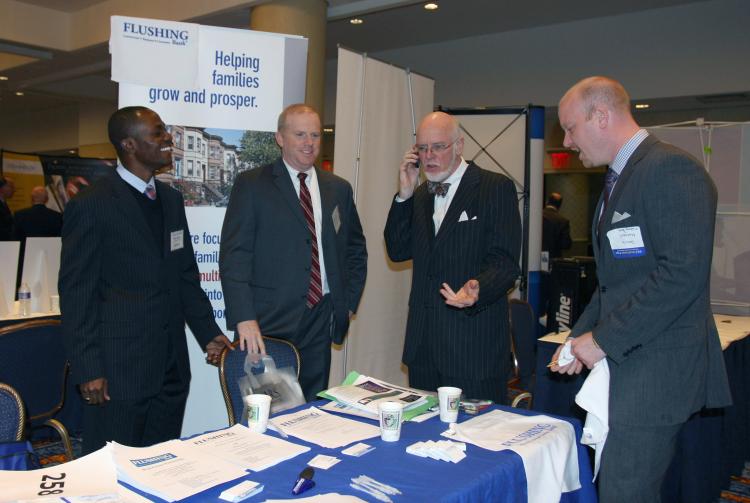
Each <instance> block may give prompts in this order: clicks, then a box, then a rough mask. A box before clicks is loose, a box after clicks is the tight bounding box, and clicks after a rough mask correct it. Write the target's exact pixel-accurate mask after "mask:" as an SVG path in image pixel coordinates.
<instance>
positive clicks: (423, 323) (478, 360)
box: [385, 163, 521, 379]
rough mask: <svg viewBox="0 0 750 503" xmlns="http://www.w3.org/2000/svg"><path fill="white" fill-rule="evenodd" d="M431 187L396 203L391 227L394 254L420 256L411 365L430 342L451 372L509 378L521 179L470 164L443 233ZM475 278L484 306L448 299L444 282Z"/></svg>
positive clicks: (409, 333)
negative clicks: (455, 303) (510, 294)
mask: <svg viewBox="0 0 750 503" xmlns="http://www.w3.org/2000/svg"><path fill="white" fill-rule="evenodd" d="M426 187H427V184H426V183H423V184H422V185H420V186H419V187H417V190H416V191H415V192H414V196H413V197H411V198H410V199H408V200H407V201H404V202H401V203H398V202H395V201H394V202H393V203H392V205H391V210H390V212H389V213H388V220H387V222H386V225H385V243H386V247H387V249H388V256H389V257H390V258H391V260H393V261H394V262H400V261H404V260H409V259H412V260H413V261H414V272H413V273H412V284H411V294H410V296H409V318H408V321H407V325H406V341H405V342H404V354H403V362H404V363H405V364H407V365H409V363H410V362H412V361H413V360H414V358H415V356H416V355H417V350H418V349H419V347H420V345H421V344H426V347H427V348H428V349H429V352H430V353H431V356H432V361H434V362H435V364H436V366H437V367H438V369H439V370H440V371H441V372H442V373H443V374H445V375H450V376H461V377H466V378H469V379H484V378H487V377H490V376H505V375H507V372H508V366H509V362H510V358H509V354H510V327H509V323H508V301H507V293H508V290H509V289H510V288H512V287H513V285H514V284H515V281H516V279H518V276H519V267H518V256H519V252H520V249H521V218H520V216H519V212H518V199H517V198H516V190H515V187H514V185H513V182H512V181H511V180H510V179H509V178H507V177H506V176H503V175H500V174H498V173H493V172H491V171H486V170H483V169H481V168H479V167H478V166H477V165H476V164H473V163H470V164H469V166H468V168H467V169H466V172H465V173H464V176H463V178H462V179H461V183H460V185H459V186H458V190H457V191H456V194H455V196H454V197H453V200H452V201H451V205H450V206H449V207H448V212H447V213H446V215H445V218H444V219H443V222H442V224H441V225H440V230H439V231H438V233H437V235H435V230H434V229H435V227H434V224H433V221H432V214H433V202H434V200H435V196H433V195H430V194H429V193H428V192H427V188H426ZM463 213H465V214H466V219H462V218H461V216H462V214H463ZM459 220H462V221H460V222H459ZM471 278H475V279H477V280H479V301H478V302H477V304H475V305H474V306H472V307H471V308H467V309H457V308H454V307H451V306H448V305H446V304H445V299H444V298H443V297H442V296H441V295H440V287H441V285H442V283H443V282H445V283H448V284H449V285H450V286H451V288H453V289H454V290H456V289H459V288H461V287H462V286H463V285H464V283H466V281H468V280H469V279H471Z"/></svg>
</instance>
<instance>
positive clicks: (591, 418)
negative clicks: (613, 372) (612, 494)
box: [576, 358, 609, 480]
mask: <svg viewBox="0 0 750 503" xmlns="http://www.w3.org/2000/svg"><path fill="white" fill-rule="evenodd" d="M576 403H577V404H578V405H579V406H580V407H581V408H582V409H584V410H585V411H586V412H587V414H586V424H585V425H584V426H583V436H582V437H581V443H582V444H585V445H588V446H590V447H591V448H592V449H594V480H596V476H597V475H598V473H599V462H600V460H601V458H602V451H603V450H604V443H605V442H606V441H607V434H608V433H609V364H607V359H606V358H602V359H601V360H599V361H598V362H596V363H595V364H594V368H593V369H591V373H590V374H589V376H588V377H587V378H586V380H585V381H584V383H583V386H581V390H580V391H579V392H578V394H577V395H576Z"/></svg>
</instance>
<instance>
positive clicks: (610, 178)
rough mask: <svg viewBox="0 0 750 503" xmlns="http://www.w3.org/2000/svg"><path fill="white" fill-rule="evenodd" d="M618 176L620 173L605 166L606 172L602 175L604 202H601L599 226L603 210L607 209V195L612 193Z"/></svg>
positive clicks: (602, 218)
mask: <svg viewBox="0 0 750 503" xmlns="http://www.w3.org/2000/svg"><path fill="white" fill-rule="evenodd" d="M619 176H620V175H618V174H617V171H615V170H614V169H612V168H607V174H606V175H605V176H604V202H603V203H602V212H601V214H600V215H599V226H601V224H602V220H604V212H605V211H607V203H609V196H610V195H612V189H614V188H615V183H617V178H618V177H619Z"/></svg>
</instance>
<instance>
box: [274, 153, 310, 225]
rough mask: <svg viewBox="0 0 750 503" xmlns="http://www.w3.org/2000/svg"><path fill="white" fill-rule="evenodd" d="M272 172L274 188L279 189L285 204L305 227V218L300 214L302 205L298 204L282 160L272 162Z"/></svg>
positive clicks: (295, 192) (297, 198)
mask: <svg viewBox="0 0 750 503" xmlns="http://www.w3.org/2000/svg"><path fill="white" fill-rule="evenodd" d="M272 174H273V177H274V180H273V182H274V184H275V185H276V188H277V189H279V192H281V195H282V197H283V199H284V201H286V204H288V205H289V209H290V210H291V212H292V213H293V214H294V215H295V216H296V217H297V220H299V223H300V224H301V225H302V226H303V227H304V228H305V229H307V221H306V220H305V215H303V214H302V206H300V202H299V197H298V196H297V191H296V190H294V185H293V184H292V180H291V179H290V178H289V172H288V171H287V169H286V166H285V165H284V161H283V160H281V159H279V160H277V161H276V162H275V163H274V165H273V168H272Z"/></svg>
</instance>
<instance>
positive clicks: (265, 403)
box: [244, 395, 271, 433]
mask: <svg viewBox="0 0 750 503" xmlns="http://www.w3.org/2000/svg"><path fill="white" fill-rule="evenodd" d="M244 400H245V405H246V406H247V427H248V428H250V430H251V431H254V432H256V433H264V432H265V431H266V428H267V427H268V413H269V412H270V410H271V397H270V396H268V395H247V396H245V397H244Z"/></svg>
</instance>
